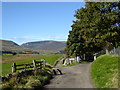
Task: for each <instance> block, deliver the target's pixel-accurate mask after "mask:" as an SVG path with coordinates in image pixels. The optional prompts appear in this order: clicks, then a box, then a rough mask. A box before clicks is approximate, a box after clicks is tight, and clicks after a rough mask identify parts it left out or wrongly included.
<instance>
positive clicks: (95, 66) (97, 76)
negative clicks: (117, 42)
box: [91, 55, 120, 88]
mask: <svg viewBox="0 0 120 90" xmlns="http://www.w3.org/2000/svg"><path fill="white" fill-rule="evenodd" d="M119 65H120V57H117V56H110V55H101V56H100V57H98V58H97V60H95V61H94V62H93V63H92V66H91V77H92V80H93V83H95V86H96V88H120V85H119V83H120V82H119V81H120V77H119V69H118V68H119Z"/></svg>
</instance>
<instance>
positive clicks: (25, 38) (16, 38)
mask: <svg viewBox="0 0 120 90" xmlns="http://www.w3.org/2000/svg"><path fill="white" fill-rule="evenodd" d="M11 39H14V40H20V41H28V40H33V39H32V38H29V37H12V38H11Z"/></svg>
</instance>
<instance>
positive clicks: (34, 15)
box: [0, 2, 85, 45]
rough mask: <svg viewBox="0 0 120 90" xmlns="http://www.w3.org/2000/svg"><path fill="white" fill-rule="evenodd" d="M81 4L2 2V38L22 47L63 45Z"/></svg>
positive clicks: (82, 4)
mask: <svg viewBox="0 0 120 90" xmlns="http://www.w3.org/2000/svg"><path fill="white" fill-rule="evenodd" d="M84 6H85V3H84V2H3V3H2V36H1V35H0V39H3V40H12V41H14V42H16V43H17V44H19V45H21V44H23V43H26V42H33V41H44V40H54V41H66V40H67V36H68V34H69V31H70V30H71V25H72V24H73V23H72V21H73V20H75V19H76V18H75V17H74V15H75V10H77V9H80V8H82V7H84Z"/></svg>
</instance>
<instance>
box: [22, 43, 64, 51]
mask: <svg viewBox="0 0 120 90" xmlns="http://www.w3.org/2000/svg"><path fill="white" fill-rule="evenodd" d="M21 46H22V47H23V48H29V49H36V50H47V51H54V52H57V51H63V50H64V49H65V46H66V42H65V41H37V42H28V43H24V44H22V45H21Z"/></svg>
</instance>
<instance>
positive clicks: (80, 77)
mask: <svg viewBox="0 0 120 90" xmlns="http://www.w3.org/2000/svg"><path fill="white" fill-rule="evenodd" d="M90 66H91V63H82V64H78V65H74V66H70V67H59V69H60V70H62V72H63V75H56V76H54V78H53V79H51V81H50V83H49V84H48V85H45V86H44V87H45V88H94V87H93V85H92V82H91V79H90Z"/></svg>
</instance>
